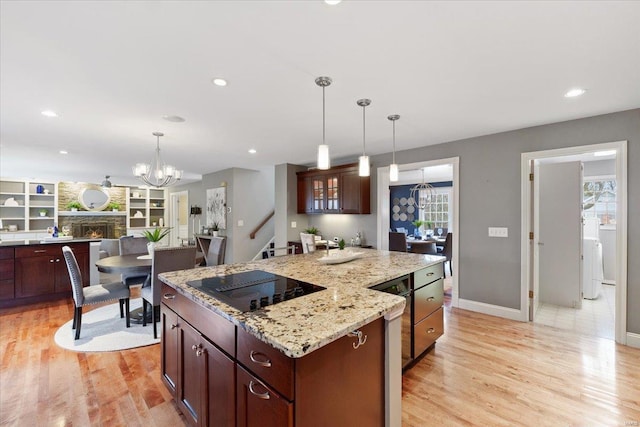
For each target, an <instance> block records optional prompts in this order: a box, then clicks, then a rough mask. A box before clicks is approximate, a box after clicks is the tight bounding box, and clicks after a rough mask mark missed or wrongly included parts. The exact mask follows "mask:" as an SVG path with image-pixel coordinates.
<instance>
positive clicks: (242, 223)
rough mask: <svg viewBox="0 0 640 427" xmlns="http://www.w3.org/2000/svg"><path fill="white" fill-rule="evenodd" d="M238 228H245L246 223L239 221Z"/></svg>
mask: <svg viewBox="0 0 640 427" xmlns="http://www.w3.org/2000/svg"><path fill="white" fill-rule="evenodd" d="M238 227H244V221H243V220H241V219H239V220H238Z"/></svg>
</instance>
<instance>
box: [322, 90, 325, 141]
mask: <svg viewBox="0 0 640 427" xmlns="http://www.w3.org/2000/svg"><path fill="white" fill-rule="evenodd" d="M324 128H325V123H324V86H322V144H325V142H324V141H325V136H324Z"/></svg>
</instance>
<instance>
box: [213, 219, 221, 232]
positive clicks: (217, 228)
mask: <svg viewBox="0 0 640 427" xmlns="http://www.w3.org/2000/svg"><path fill="white" fill-rule="evenodd" d="M211 231H220V224H219V223H217V222H216V221H214V222H213V225H212V226H211Z"/></svg>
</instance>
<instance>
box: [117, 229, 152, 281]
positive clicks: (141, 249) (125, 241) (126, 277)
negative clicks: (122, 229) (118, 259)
mask: <svg viewBox="0 0 640 427" xmlns="http://www.w3.org/2000/svg"><path fill="white" fill-rule="evenodd" d="M147 243H149V240H147V238H146V237H134V236H122V237H120V255H135V254H140V255H144V254H148V250H147ZM145 280H147V275H146V274H145V275H140V274H123V275H122V283H124V284H125V285H127V286H135V285H142V284H143V283H144V281H145Z"/></svg>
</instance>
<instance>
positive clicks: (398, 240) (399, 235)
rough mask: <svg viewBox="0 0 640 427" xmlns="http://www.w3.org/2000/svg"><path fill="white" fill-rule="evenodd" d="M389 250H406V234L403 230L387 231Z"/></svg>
mask: <svg viewBox="0 0 640 427" xmlns="http://www.w3.org/2000/svg"><path fill="white" fill-rule="evenodd" d="M389 250H390V251H397V252H407V235H406V234H404V233H403V232H396V231H390V232H389Z"/></svg>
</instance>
